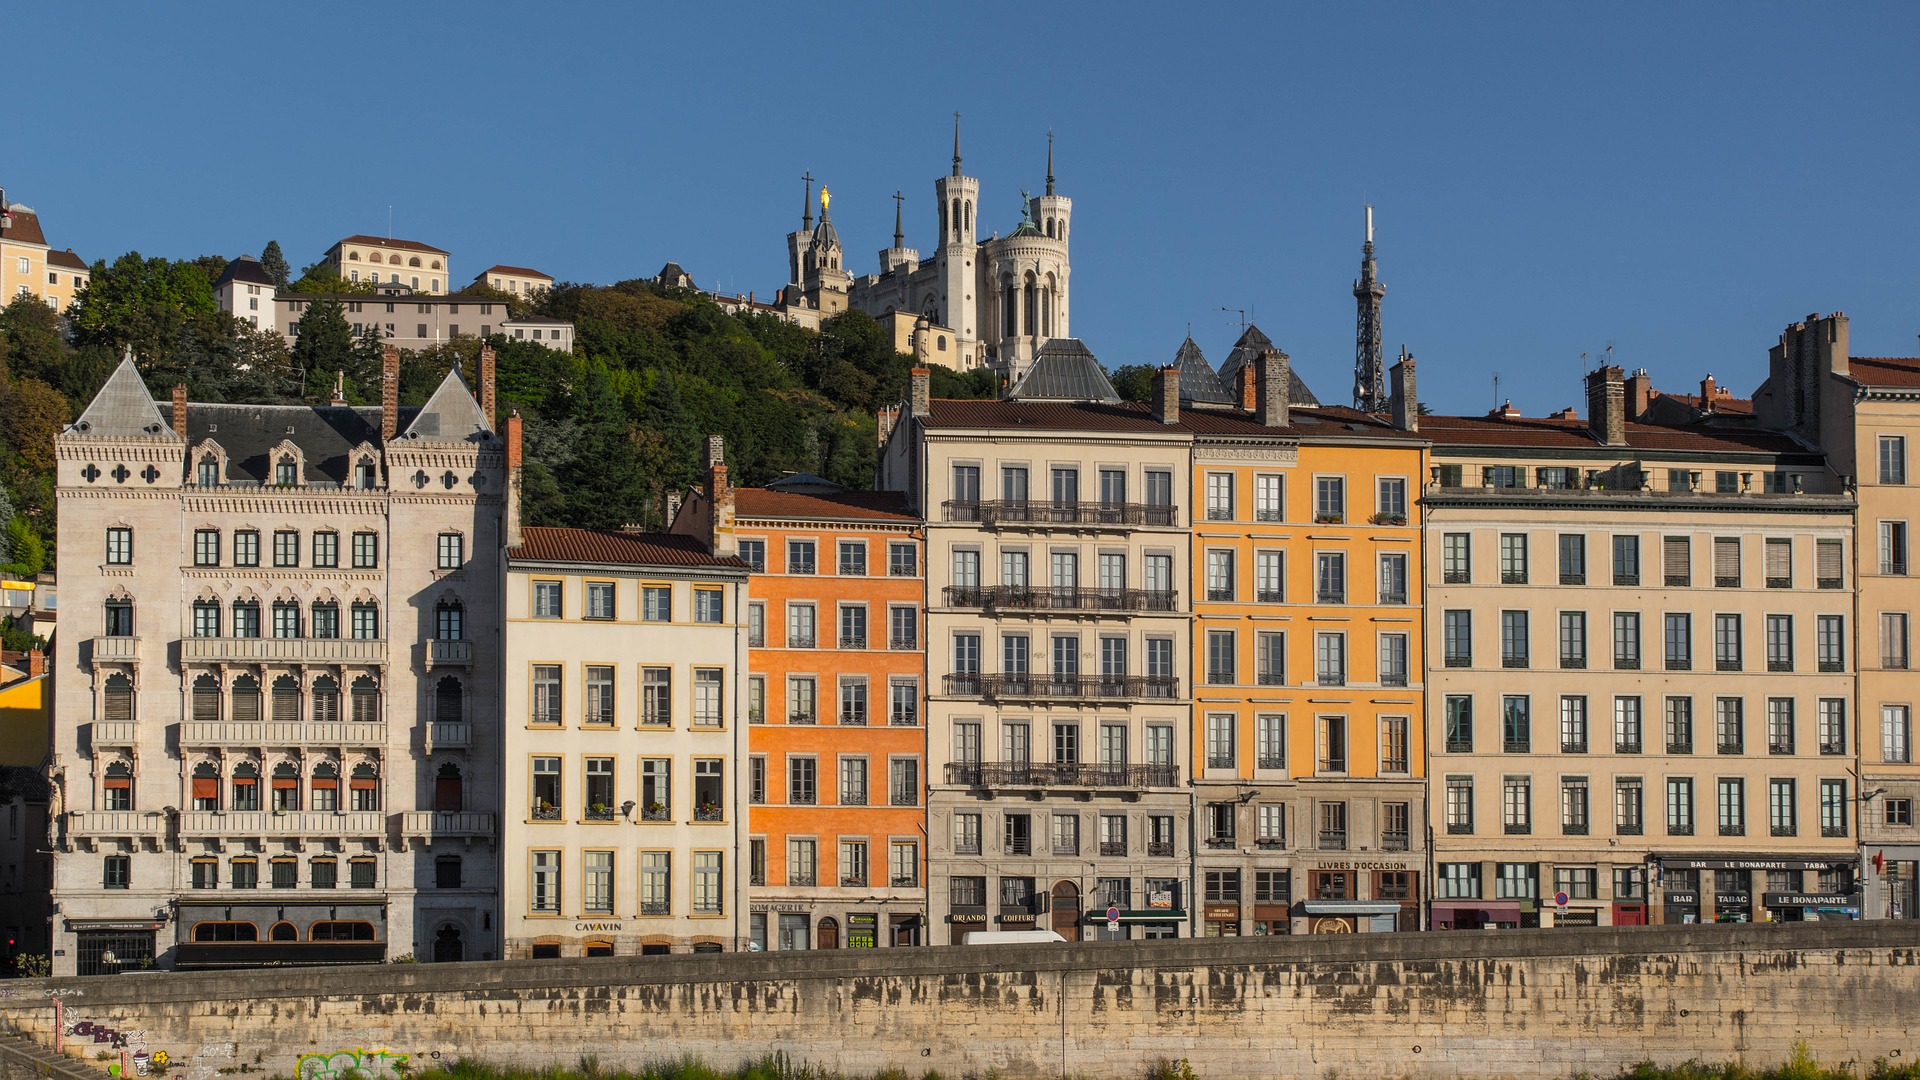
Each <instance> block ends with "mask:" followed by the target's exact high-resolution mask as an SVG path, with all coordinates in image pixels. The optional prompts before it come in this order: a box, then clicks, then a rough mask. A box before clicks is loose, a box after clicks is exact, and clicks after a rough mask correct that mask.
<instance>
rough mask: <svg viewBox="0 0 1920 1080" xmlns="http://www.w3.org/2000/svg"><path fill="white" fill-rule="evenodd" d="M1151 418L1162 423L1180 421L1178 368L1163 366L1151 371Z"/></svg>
mask: <svg viewBox="0 0 1920 1080" xmlns="http://www.w3.org/2000/svg"><path fill="white" fill-rule="evenodd" d="M1153 418H1154V419H1155V420H1158V421H1160V422H1161V423H1163V424H1177V423H1179V422H1180V369H1179V368H1177V367H1163V368H1161V369H1160V370H1159V371H1156V372H1154V373H1153Z"/></svg>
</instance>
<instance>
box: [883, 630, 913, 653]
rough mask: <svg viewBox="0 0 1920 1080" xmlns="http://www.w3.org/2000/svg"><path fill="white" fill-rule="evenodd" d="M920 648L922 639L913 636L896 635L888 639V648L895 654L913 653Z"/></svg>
mask: <svg viewBox="0 0 1920 1080" xmlns="http://www.w3.org/2000/svg"><path fill="white" fill-rule="evenodd" d="M919 647H920V639H919V638H917V637H914V636H913V635H912V634H895V635H894V636H892V637H890V638H888V639H887V648H889V649H892V650H893V651H895V652H912V651H914V650H915V649H918V648H919Z"/></svg>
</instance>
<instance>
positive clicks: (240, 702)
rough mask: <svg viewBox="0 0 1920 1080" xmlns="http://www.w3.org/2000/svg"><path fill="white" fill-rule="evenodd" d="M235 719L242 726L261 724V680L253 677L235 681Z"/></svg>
mask: <svg viewBox="0 0 1920 1080" xmlns="http://www.w3.org/2000/svg"><path fill="white" fill-rule="evenodd" d="M233 719H234V720H235V721H236V722H238V723H242V724H257V723H259V722H260V680H258V679H256V678H254V677H253V676H251V675H242V676H240V677H239V678H237V679H235V680H233Z"/></svg>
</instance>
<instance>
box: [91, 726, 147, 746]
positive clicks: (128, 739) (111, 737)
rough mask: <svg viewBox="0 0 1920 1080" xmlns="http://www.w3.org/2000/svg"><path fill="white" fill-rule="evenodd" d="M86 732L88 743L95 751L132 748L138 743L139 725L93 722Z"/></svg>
mask: <svg viewBox="0 0 1920 1080" xmlns="http://www.w3.org/2000/svg"><path fill="white" fill-rule="evenodd" d="M88 731H89V734H88V742H89V743H90V744H91V745H92V746H93V747H94V748H95V749H99V748H100V747H102V746H133V745H134V744H136V743H138V742H139V741H140V725H139V724H137V723H135V722H133V721H131V720H95V721H94V722H93V723H92V724H91V725H89V728H88Z"/></svg>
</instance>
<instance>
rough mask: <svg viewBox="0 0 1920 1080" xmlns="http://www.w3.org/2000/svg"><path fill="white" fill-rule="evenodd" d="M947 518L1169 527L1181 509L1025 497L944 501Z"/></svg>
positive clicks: (1004, 523)
mask: <svg viewBox="0 0 1920 1080" xmlns="http://www.w3.org/2000/svg"><path fill="white" fill-rule="evenodd" d="M941 509H942V510H943V511H944V512H945V516H946V520H947V521H974V522H978V523H980V524H982V525H985V526H986V527H988V528H990V529H992V528H999V527H1002V526H1022V525H1039V526H1047V525H1061V526H1092V527H1094V528H1108V529H1113V528H1125V527H1127V526H1130V525H1131V526H1160V527H1170V526H1173V525H1177V524H1179V522H1180V512H1179V510H1178V509H1177V508H1175V507H1172V506H1156V505H1150V504H1147V503H1101V502H1036V501H1033V500H1024V499H996V500H987V501H965V500H959V499H953V500H948V501H947V502H945V503H942V504H941Z"/></svg>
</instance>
